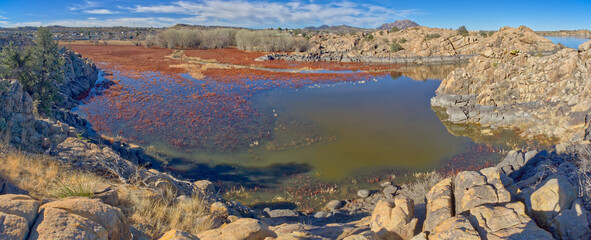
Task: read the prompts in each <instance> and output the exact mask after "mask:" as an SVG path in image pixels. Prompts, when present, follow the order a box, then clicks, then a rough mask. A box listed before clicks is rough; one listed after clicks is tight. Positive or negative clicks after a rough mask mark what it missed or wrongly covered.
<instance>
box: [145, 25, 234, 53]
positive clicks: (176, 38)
mask: <svg viewBox="0 0 591 240" xmlns="http://www.w3.org/2000/svg"><path fill="white" fill-rule="evenodd" d="M235 36H236V30H234V29H226V28H216V29H211V30H199V29H180V30H179V29H166V30H164V31H162V32H160V33H158V34H156V35H148V36H146V47H162V48H171V49H191V48H200V49H213V48H225V47H230V46H234V45H235V44H236V42H235Z"/></svg>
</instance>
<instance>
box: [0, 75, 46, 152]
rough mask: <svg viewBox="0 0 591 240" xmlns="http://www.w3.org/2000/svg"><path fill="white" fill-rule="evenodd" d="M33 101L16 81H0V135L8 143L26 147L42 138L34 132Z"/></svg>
mask: <svg viewBox="0 0 591 240" xmlns="http://www.w3.org/2000/svg"><path fill="white" fill-rule="evenodd" d="M35 123H36V120H35V116H34V115H33V99H32V98H31V96H29V94H27V93H26V92H25V91H24V90H23V85H22V84H20V83H19V82H18V81H16V80H12V81H8V80H0V133H3V134H2V136H3V137H4V136H6V135H7V136H9V139H8V140H10V142H11V143H12V144H15V145H17V146H20V145H22V146H26V145H29V144H30V143H37V142H40V141H41V139H42V136H41V135H40V134H39V133H37V132H36V131H35Z"/></svg>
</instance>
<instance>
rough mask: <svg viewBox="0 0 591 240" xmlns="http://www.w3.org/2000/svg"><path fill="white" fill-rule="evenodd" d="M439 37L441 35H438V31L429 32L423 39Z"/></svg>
mask: <svg viewBox="0 0 591 240" xmlns="http://www.w3.org/2000/svg"><path fill="white" fill-rule="evenodd" d="M440 37H441V35H439V34H438V33H430V34H427V35H426V36H425V41H429V40H431V39H435V38H440Z"/></svg>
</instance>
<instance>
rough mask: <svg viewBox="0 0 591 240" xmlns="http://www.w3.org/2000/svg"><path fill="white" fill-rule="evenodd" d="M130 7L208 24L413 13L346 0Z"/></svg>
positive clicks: (356, 19)
mask: <svg viewBox="0 0 591 240" xmlns="http://www.w3.org/2000/svg"><path fill="white" fill-rule="evenodd" d="M130 10H132V11H134V12H137V13H176V14H182V15H188V16H190V17H183V18H180V19H179V20H182V21H188V22H184V23H191V24H212V22H214V23H217V24H223V25H233V26H259V25H276V24H277V23H280V24H292V25H300V26H302V25H310V24H317V23H326V24H347V25H353V26H361V27H372V26H379V25H380V24H382V23H385V22H390V21H392V20H394V19H400V18H404V17H407V16H409V15H412V14H416V13H417V11H416V10H395V9H389V8H385V7H382V6H378V5H370V4H359V3H354V2H348V1H345V2H332V3H326V4H315V3H304V2H298V1H292V2H286V3H277V2H254V1H250V0H205V1H203V2H192V1H178V2H174V3H172V4H163V5H152V6H141V5H136V6H135V7H133V8H131V9H130ZM270 23H271V24H270Z"/></svg>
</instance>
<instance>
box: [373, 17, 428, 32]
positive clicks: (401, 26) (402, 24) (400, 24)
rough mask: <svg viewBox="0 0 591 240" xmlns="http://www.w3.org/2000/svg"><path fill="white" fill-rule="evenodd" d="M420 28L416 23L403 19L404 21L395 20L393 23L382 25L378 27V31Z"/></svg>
mask: <svg viewBox="0 0 591 240" xmlns="http://www.w3.org/2000/svg"><path fill="white" fill-rule="evenodd" d="M417 26H420V25H419V24H418V23H416V22H413V21H411V20H408V19H404V20H397V21H395V22H393V23H384V24H382V26H380V27H379V28H378V29H380V30H390V29H392V28H394V27H396V28H398V29H405V28H409V27H417Z"/></svg>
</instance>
